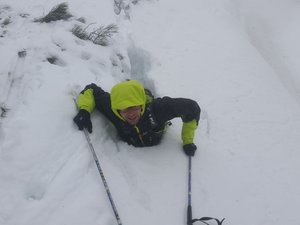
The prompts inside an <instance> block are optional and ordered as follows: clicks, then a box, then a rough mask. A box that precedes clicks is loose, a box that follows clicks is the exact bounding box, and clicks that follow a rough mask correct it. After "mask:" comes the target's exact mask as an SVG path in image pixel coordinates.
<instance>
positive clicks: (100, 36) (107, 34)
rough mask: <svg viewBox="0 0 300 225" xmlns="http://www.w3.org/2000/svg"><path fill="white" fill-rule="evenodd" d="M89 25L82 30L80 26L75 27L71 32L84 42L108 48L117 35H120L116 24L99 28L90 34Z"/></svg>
mask: <svg viewBox="0 0 300 225" xmlns="http://www.w3.org/2000/svg"><path fill="white" fill-rule="evenodd" d="M88 27H89V25H88V26H86V27H85V28H82V27H81V26H79V25H75V26H74V27H73V29H72V30H71V32H72V33H73V34H74V35H75V36H76V37H78V38H80V39H82V40H89V41H92V42H93V43H94V44H96V45H102V46H107V45H108V44H109V40H110V39H111V38H112V36H113V35H114V34H115V33H118V27H117V25H115V24H110V25H108V26H100V27H99V28H97V29H95V30H93V31H91V32H88V31H87V29H88Z"/></svg>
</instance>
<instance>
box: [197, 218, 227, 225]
mask: <svg viewBox="0 0 300 225" xmlns="http://www.w3.org/2000/svg"><path fill="white" fill-rule="evenodd" d="M209 220H214V221H216V222H217V224H218V225H222V223H223V221H224V220H225V218H223V219H222V220H221V221H220V220H218V219H216V218H212V217H202V218H200V219H192V223H194V222H197V221H200V222H202V223H205V224H206V225H209V223H207V222H206V221H209Z"/></svg>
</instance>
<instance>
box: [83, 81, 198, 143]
mask: <svg viewBox="0 0 300 225" xmlns="http://www.w3.org/2000/svg"><path fill="white" fill-rule="evenodd" d="M147 97H148V96H147V95H146V94H145V89H144V87H143V85H142V84H141V83H139V82H138V81H136V80H130V81H125V82H122V83H119V84H117V85H115V86H114V87H113V88H112V90H111V93H110V94H109V93H108V92H105V91H104V90H103V89H102V88H100V87H98V86H97V85H96V84H94V83H92V84H90V85H87V86H86V87H85V89H84V90H83V91H82V92H81V93H80V95H79V97H78V101H77V104H78V108H79V109H84V110H87V111H88V112H90V113H91V112H92V111H93V110H94V109H95V108H96V109H98V110H99V111H100V112H101V113H103V114H104V115H105V116H106V117H107V118H108V119H109V120H110V121H111V122H112V123H113V125H114V126H115V127H116V129H117V131H118V134H119V136H120V137H121V138H122V139H123V140H124V141H126V142H127V143H128V144H131V145H134V146H136V147H143V146H152V145H157V144H158V143H159V142H160V141H161V139H162V136H163V133H164V129H165V126H166V123H167V122H168V121H170V120H171V119H173V118H175V117H181V118H182V121H183V126H182V132H181V137H182V141H183V145H185V144H190V143H193V141H194V134H195V130H196V128H197V125H198V121H199V118H200V107H199V106H198V104H197V102H195V101H193V100H191V99H186V98H170V97H163V98H154V99H153V100H152V101H148V100H147ZM138 105H141V106H142V116H141V119H140V120H139V122H138V124H136V125H130V124H128V123H127V122H126V121H125V120H124V119H123V118H122V116H121V115H120V114H119V110H122V109H125V108H128V107H132V106H138Z"/></svg>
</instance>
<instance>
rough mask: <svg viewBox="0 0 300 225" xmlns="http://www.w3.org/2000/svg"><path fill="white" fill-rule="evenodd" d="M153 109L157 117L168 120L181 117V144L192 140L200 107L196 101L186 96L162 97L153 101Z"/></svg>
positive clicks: (189, 142)
mask: <svg viewBox="0 0 300 225" xmlns="http://www.w3.org/2000/svg"><path fill="white" fill-rule="evenodd" d="M153 105H154V110H155V111H156V112H157V115H156V117H157V119H158V120H161V121H168V120H171V119H173V118H176V117H181V119H182V122H183V125H182V130H181V139H182V142H183V145H186V144H191V143H193V142H194V136H195V130H196V128H197V126H198V122H199V119H200V112H201V109H200V107H199V105H198V103H197V102H196V101H194V100H191V99H187V98H170V97H163V98H160V99H157V100H156V101H155V103H154V104H153Z"/></svg>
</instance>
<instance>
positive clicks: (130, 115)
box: [120, 106, 142, 125]
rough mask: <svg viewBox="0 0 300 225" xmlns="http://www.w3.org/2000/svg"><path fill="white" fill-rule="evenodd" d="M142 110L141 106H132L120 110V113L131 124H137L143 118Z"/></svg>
mask: <svg viewBox="0 0 300 225" xmlns="http://www.w3.org/2000/svg"><path fill="white" fill-rule="evenodd" d="M141 111H142V107H141V106H132V107H129V108H127V109H123V110H120V114H121V116H122V117H123V118H124V120H126V121H127V122H128V123H129V124H130V125H136V124H137V123H138V122H139V119H140V118H141Z"/></svg>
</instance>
